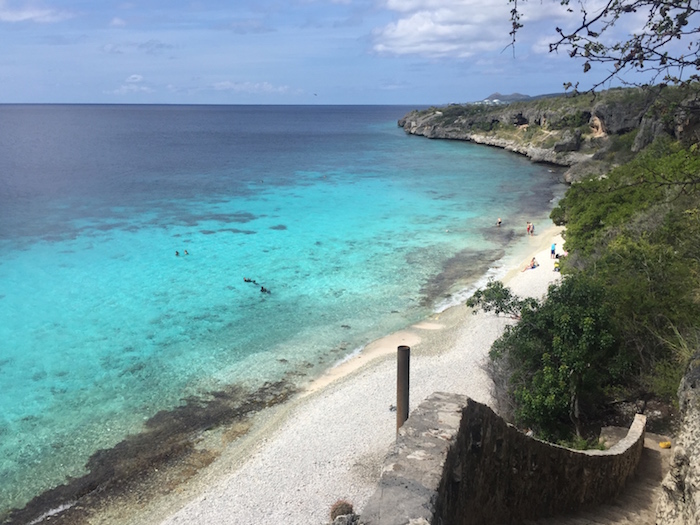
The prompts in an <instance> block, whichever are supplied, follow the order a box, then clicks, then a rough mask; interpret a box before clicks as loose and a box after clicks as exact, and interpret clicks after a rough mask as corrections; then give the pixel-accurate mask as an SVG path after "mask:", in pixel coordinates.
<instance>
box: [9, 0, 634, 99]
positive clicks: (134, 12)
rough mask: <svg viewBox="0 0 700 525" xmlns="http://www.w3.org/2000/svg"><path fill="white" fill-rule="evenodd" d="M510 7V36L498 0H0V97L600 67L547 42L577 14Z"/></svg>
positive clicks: (424, 85) (381, 83)
mask: <svg viewBox="0 0 700 525" xmlns="http://www.w3.org/2000/svg"><path fill="white" fill-rule="evenodd" d="M583 1H584V2H585V0H583ZM594 3H595V0H593V1H591V2H589V4H594ZM521 4H522V2H521ZM522 7H523V10H524V14H525V16H524V18H523V22H524V24H525V28H524V29H523V30H521V32H520V34H519V35H518V42H517V44H516V46H515V48H514V49H513V48H510V47H508V45H509V43H510V36H509V31H510V19H509V16H510V15H509V13H510V9H511V5H510V4H509V3H508V0H230V1H228V2H224V1H221V0H219V1H215V0H148V1H142V2H138V1H132V2H128V1H126V2H125V1H111V0H0V36H1V40H0V42H1V43H2V44H1V49H2V52H0V103H22V102H37V103H50V102H59V103H167V104H443V103H449V102H469V101H474V100H480V99H483V98H485V97H486V96H488V95H490V94H491V93H493V92H500V93H505V94H507V93H513V92H518V93H524V94H528V95H537V94H542V93H552V92H561V91H562V90H563V88H562V86H563V83H564V82H567V81H576V80H582V81H583V82H582V87H586V85H587V84H591V83H592V82H593V81H594V80H596V75H598V76H601V75H602V71H601V72H598V71H593V72H589V73H587V74H586V75H585V76H584V75H583V74H582V63H581V62H580V61H576V60H574V59H571V58H569V57H568V56H567V54H566V53H560V54H559V55H556V54H552V53H549V52H548V46H547V44H548V43H549V42H551V41H552V40H553V39H554V35H555V31H554V30H555V27H557V26H561V27H568V26H572V25H573V24H574V23H575V22H577V21H578V22H580V18H578V17H577V16H576V15H575V14H567V12H566V10H565V9H564V8H562V7H561V6H560V5H559V2H558V1H557V0H530V1H529V2H527V3H525V5H524V6H522ZM621 30H624V28H621ZM630 30H632V29H631V28H630Z"/></svg>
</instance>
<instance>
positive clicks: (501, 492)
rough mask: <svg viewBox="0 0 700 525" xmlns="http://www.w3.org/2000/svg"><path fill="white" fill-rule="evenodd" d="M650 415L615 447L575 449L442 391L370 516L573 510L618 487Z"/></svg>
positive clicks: (421, 411)
mask: <svg viewBox="0 0 700 525" xmlns="http://www.w3.org/2000/svg"><path fill="white" fill-rule="evenodd" d="M645 422H646V420H645V418H644V416H637V417H636V418H635V421H634V423H633V425H632V427H631V428H630V431H629V432H628V434H627V437H626V438H625V439H623V440H622V441H621V442H619V443H618V444H617V445H615V446H614V447H613V448H611V449H610V450H606V451H600V450H591V451H585V452H579V451H573V450H569V449H566V448H563V447H558V446H555V445H551V444H549V443H545V442H542V441H538V440H536V439H533V438H530V437H527V436H526V435H524V434H523V433H521V432H519V431H518V430H517V429H515V428H514V427H512V426H510V425H508V424H506V423H505V422H504V421H503V420H502V419H501V418H500V417H498V416H497V415H496V414H495V413H494V412H493V411H492V410H491V409H490V408H488V407H487V406H485V405H482V404H480V403H477V402H475V401H473V400H471V399H468V398H466V397H464V396H460V395H457V394H447V393H435V394H433V395H432V396H430V397H429V398H428V399H427V400H426V401H424V402H423V403H422V404H421V405H420V406H419V407H418V408H417V409H416V410H415V411H414V412H413V413H412V414H411V416H410V417H409V419H408V420H407V421H406V423H405V424H404V426H403V427H402V428H401V430H400V432H399V436H398V438H397V441H396V444H395V445H394V447H393V449H392V450H391V452H390V453H389V455H388V456H387V459H386V462H385V465H384V469H383V472H382V476H381V480H380V482H379V486H378V487H377V490H376V492H375V494H374V495H373V496H372V497H371V498H370V500H369V501H368V503H367V505H366V506H365V509H364V510H363V513H362V518H361V521H362V523H365V524H366V525H405V524H406V525H408V524H409V523H410V524H412V525H418V524H444V525H472V524H474V525H476V524H479V525H489V524H500V523H516V522H520V521H522V520H526V519H536V518H538V517H543V516H550V515H555V514H559V513H564V512H570V511H573V510H576V509H578V508H581V507H583V506H585V505H588V504H591V503H599V502H602V501H605V500H608V499H610V498H613V497H614V496H616V495H617V494H618V493H619V492H620V491H621V490H622V489H623V488H624V486H625V483H626V482H627V480H628V478H629V477H630V476H631V475H632V474H633V473H634V471H635V469H636V466H637V464H638V462H639V459H640V457H641V454H642V449H643V446H644V425H645Z"/></svg>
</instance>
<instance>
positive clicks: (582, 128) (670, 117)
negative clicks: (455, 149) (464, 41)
mask: <svg viewBox="0 0 700 525" xmlns="http://www.w3.org/2000/svg"><path fill="white" fill-rule="evenodd" d="M698 109H700V100H699V99H698V97H697V95H688V94H687V93H682V92H680V91H678V90H676V89H674V88H663V87H658V88H650V89H641V88H629V89H611V90H608V91H605V92H601V93H596V94H578V95H576V96H573V95H568V96H556V97H547V98H541V99H537V100H535V101H527V102H514V103H512V104H508V105H501V106H486V105H479V104H451V105H449V106H444V107H431V108H428V109H425V110H414V111H411V112H409V113H408V114H407V115H405V116H404V117H403V118H402V119H400V120H399V122H398V124H399V126H401V127H402V128H403V129H404V131H405V132H406V133H408V134H411V135H421V136H424V137H427V138H431V139H451V140H465V141H470V142H474V143H477V144H485V145H489V146H495V147H499V148H503V149H506V150H508V151H513V152H516V153H520V154H522V155H526V156H527V157H529V158H530V159H531V160H533V161H534V162H546V163H551V164H556V165H560V166H568V167H569V170H568V171H567V172H566V174H565V178H566V180H567V182H574V181H576V180H579V179H581V178H582V177H584V176H585V175H590V174H593V175H596V174H597V175H602V174H604V173H606V172H607V171H609V170H610V169H611V168H612V167H614V166H615V165H617V164H621V163H623V162H626V161H627V160H629V158H630V156H631V155H633V154H634V153H636V152H637V151H640V150H641V149H643V148H644V147H646V146H647V145H648V144H650V143H651V142H653V141H654V139H655V138H656V137H658V136H660V135H663V134H666V135H669V136H672V137H674V138H676V139H678V140H683V139H684V138H690V137H695V141H697V135H698V132H699V131H700V112H699V111H698Z"/></svg>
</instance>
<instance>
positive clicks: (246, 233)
mask: <svg viewBox="0 0 700 525" xmlns="http://www.w3.org/2000/svg"><path fill="white" fill-rule="evenodd" d="M221 232H230V233H242V234H244V235H255V234H256V233H257V232H255V231H253V230H239V229H238V228H222V229H220V230H219V233H221Z"/></svg>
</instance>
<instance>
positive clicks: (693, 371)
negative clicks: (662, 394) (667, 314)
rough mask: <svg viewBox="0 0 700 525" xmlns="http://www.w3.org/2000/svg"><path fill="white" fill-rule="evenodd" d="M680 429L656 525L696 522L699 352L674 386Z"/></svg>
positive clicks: (699, 506)
mask: <svg viewBox="0 0 700 525" xmlns="http://www.w3.org/2000/svg"><path fill="white" fill-rule="evenodd" d="M678 401H679V403H680V409H681V428H680V431H679V433H678V437H677V438H676V446H675V448H674V450H673V456H672V458H671V468H670V470H669V473H668V474H667V475H666V478H665V479H664V481H663V485H662V487H663V493H662V495H661V498H660V500H659V506H658V507H657V509H656V523H658V524H659V525H661V524H663V525H696V524H698V523H700V354H697V355H696V356H695V358H694V359H693V360H692V361H691V363H690V367H689V368H688V372H687V374H686V375H685V377H684V378H683V381H682V382H681V385H680V387H679V389H678Z"/></svg>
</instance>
